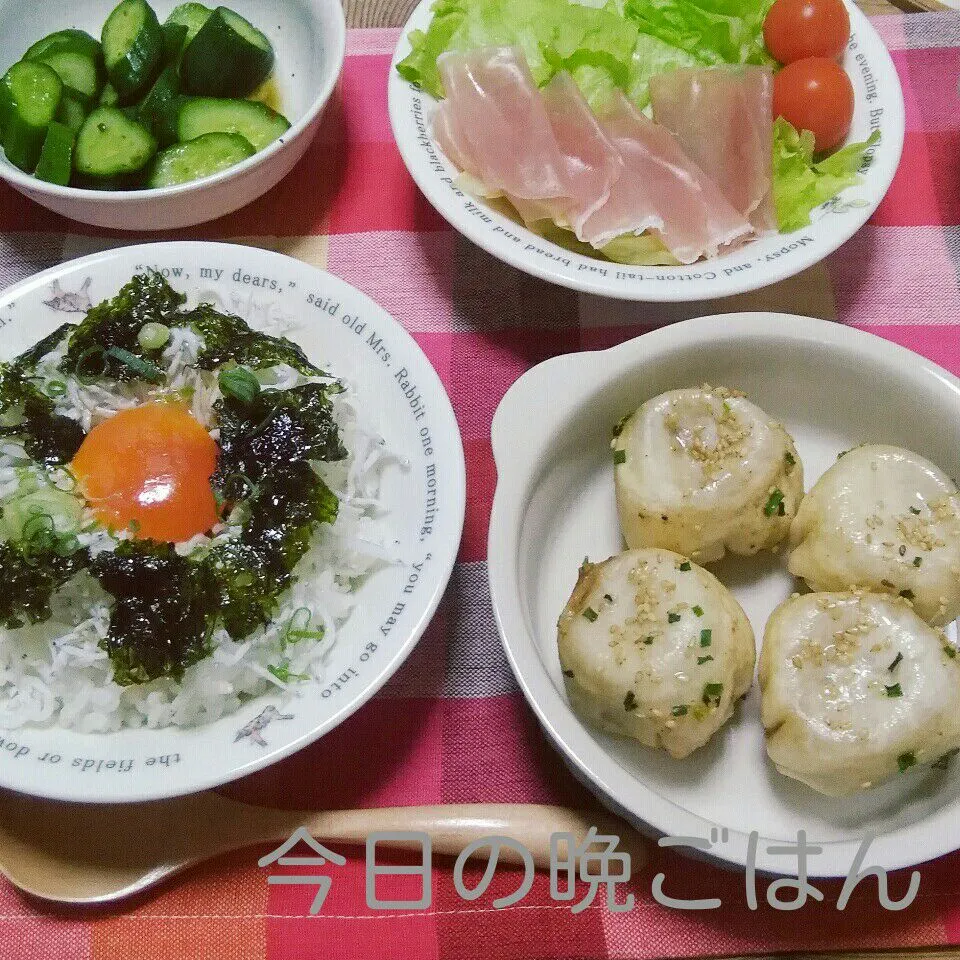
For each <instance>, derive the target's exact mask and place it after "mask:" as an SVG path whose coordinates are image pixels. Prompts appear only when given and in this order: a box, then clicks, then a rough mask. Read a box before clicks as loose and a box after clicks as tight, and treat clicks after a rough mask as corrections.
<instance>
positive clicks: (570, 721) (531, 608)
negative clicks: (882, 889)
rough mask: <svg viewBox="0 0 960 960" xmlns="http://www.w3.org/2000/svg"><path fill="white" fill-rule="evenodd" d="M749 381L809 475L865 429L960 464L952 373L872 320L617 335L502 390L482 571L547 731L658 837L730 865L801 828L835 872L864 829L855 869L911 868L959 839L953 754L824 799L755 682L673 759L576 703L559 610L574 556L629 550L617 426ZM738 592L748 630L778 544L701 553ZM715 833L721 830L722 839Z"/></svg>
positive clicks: (611, 800)
mask: <svg viewBox="0 0 960 960" xmlns="http://www.w3.org/2000/svg"><path fill="white" fill-rule="evenodd" d="M704 382H708V383H712V384H722V385H724V386H729V387H736V388H740V389H742V390H745V391H746V392H747V394H748V395H749V396H750V398H751V399H752V400H754V401H755V402H756V403H758V404H759V405H760V406H761V407H762V408H763V409H764V410H766V411H767V412H768V413H769V414H770V415H771V416H772V417H774V418H775V419H777V420H782V421H783V422H784V423H785V424H786V426H787V429H788V430H789V431H790V432H791V433H792V434H793V436H794V437H795V439H796V441H797V448H798V450H799V453H800V456H801V458H802V461H803V465H804V475H805V479H806V484H807V488H808V489H809V487H810V486H812V484H813V483H814V481H816V480H817V478H818V477H819V476H820V475H821V474H822V473H823V472H824V470H825V469H826V468H827V467H829V466H830V465H831V464H832V463H834V462H835V461H836V456H837V453H838V452H839V451H841V450H846V449H849V448H850V447H851V446H854V445H855V444H857V443H861V442H863V441H875V442H878V443H892V444H897V445H900V446H903V447H907V448H909V449H912V450H916V451H917V452H919V453H921V454H923V455H924V456H926V457H928V458H929V459H931V460H932V461H933V462H935V463H937V464H939V465H940V466H941V467H942V468H943V469H944V470H945V471H946V472H947V473H948V474H950V475H951V476H958V475H960V472H958V471H960V453H958V451H960V381H958V380H957V379H956V378H955V377H953V376H951V374H949V373H947V372H946V371H944V370H942V369H940V368H939V367H937V366H935V365H934V364H933V363H931V362H930V361H928V360H925V359H923V358H922V357H920V356H917V355H916V354H914V353H911V352H909V351H907V350H905V349H903V348H902V347H899V346H896V345H894V344H892V343H889V342H887V341H885V340H881V339H879V338H877V337H874V336H872V335H870V334H867V333H862V332H859V331H857V330H853V329H850V328H848V327H843V326H840V325H838V324H833V323H828V322H826V321H823V320H811V319H808V318H804V317H793V316H786V315H782V314H769V313H763V314H760V313H754V314H730V315H726V316H714V317H705V318H701V319H698V320H688V321H686V322H683V323H679V324H676V325H674V326H670V327H666V328H664V329H662V330H658V331H656V332H653V333H648V334H646V335H644V336H642V337H639V338H638V339H636V340H632V341H630V342H628V343H626V344H623V345H622V346H619V347H616V348H614V349H612V350H607V351H604V352H598V353H581V354H575V355H568V356H563V357H557V358H555V359H552V360H548V361H546V362H545V363H543V364H540V365H539V366H537V367H535V368H534V369H533V370H531V371H530V372H528V373H527V374H525V375H524V376H523V377H521V378H520V380H518V381H517V383H516V384H514V386H513V387H512V388H511V389H510V390H509V391H508V392H507V395H506V396H505V398H504V400H503V402H502V404H501V406H500V408H499V409H498V411H497V413H496V415H495V417H494V421H493V453H494V457H495V459H496V464H497V471H498V485H497V491H496V496H495V500H494V505H493V515H492V518H491V523H490V542H489V550H488V561H489V572H490V586H491V592H492V596H493V603H494V607H495V609H496V614H497V621H498V624H499V628H500V633H501V636H502V638H503V642H504V645H505V647H506V650H507V654H508V656H509V659H510V663H511V665H512V667H513V670H514V672H515V673H516V676H517V679H518V680H519V683H520V685H521V687H522V688H523V690H524V692H525V694H526V696H527V699H528V700H529V702H530V704H531V706H532V707H533V709H534V711H535V712H536V714H537V716H538V717H539V719H540V722H541V723H542V724H543V726H544V729H545V730H546V732H547V735H548V736H549V737H550V739H551V740H552V741H553V743H554V744H555V745H556V747H557V749H558V750H560V751H561V752H562V754H563V756H564V757H565V759H566V760H567V762H568V764H569V765H570V767H571V769H572V770H573V772H574V773H575V774H576V775H577V776H578V777H580V778H581V779H582V780H583V781H584V782H585V783H587V784H588V785H589V786H590V787H592V788H593V790H595V791H596V793H597V794H598V795H599V796H600V797H601V799H603V800H604V801H605V802H606V803H607V804H608V805H609V806H611V807H612V808H613V809H615V810H617V811H618V812H620V813H622V814H624V815H625V816H627V817H628V818H629V819H630V820H632V821H634V822H635V823H637V824H639V825H640V826H641V827H642V828H645V829H647V830H648V831H650V832H652V833H654V834H669V835H674V836H693V837H704V838H706V839H710V836H711V828H714V827H716V828H726V830H727V831H728V835H727V840H726V841H725V842H724V841H722V840H721V841H718V842H715V843H714V846H713V848H712V850H711V851H710V855H711V856H713V857H717V858H719V859H721V860H725V861H728V862H730V863H734V864H744V863H746V862H747V857H748V837H749V834H750V832H751V831H754V830H755V831H757V832H758V834H759V845H758V851H757V857H756V865H757V868H758V869H761V870H766V871H770V872H772V873H783V872H790V871H791V870H793V871H796V868H797V866H796V859H795V858H794V860H793V862H792V864H791V861H790V859H789V858H783V857H776V856H771V855H769V854H767V853H766V846H767V844H768V843H770V842H774V841H779V842H794V843H795V842H796V838H797V831H798V830H806V831H807V836H808V838H809V840H810V842H811V843H821V844H822V845H823V853H822V854H820V855H818V856H815V857H811V859H810V864H809V870H810V874H811V875H812V876H843V875H845V874H846V873H847V871H848V870H849V868H850V866H851V864H852V863H853V858H854V855H855V854H856V851H857V848H858V845H859V844H860V842H861V840H862V839H863V838H864V837H865V836H866V835H874V836H876V838H877V839H876V840H875V841H874V842H873V845H872V847H871V848H870V850H869V855H868V858H867V859H866V861H865V865H869V864H877V865H880V866H883V867H885V868H887V869H893V868H897V867H904V866H907V865H911V864H916V863H920V862H923V861H925V860H929V859H931V858H933V857H937V856H939V855H941V854H944V853H947V852H948V851H951V850H955V849H957V848H958V847H960V765H958V764H953V765H952V766H951V768H950V769H949V770H948V771H946V772H943V773H940V772H937V771H933V770H930V769H923V770H915V771H911V772H908V773H906V774H904V775H903V777H902V778H899V779H897V780H896V781H894V782H892V783H890V784H888V785H886V786H884V787H881V788H878V789H875V790H871V791H868V792H866V793H864V794H861V795H859V796H857V797H853V798H845V799H831V798H828V797H822V796H820V795H819V794H816V793H814V792H813V791H812V790H810V789H809V788H807V787H805V786H804V785H803V784H800V783H798V782H797V781H794V780H790V779H788V778H786V777H783V776H781V775H780V774H778V773H777V772H776V770H775V769H774V767H773V765H772V764H771V763H770V762H769V761H768V760H767V757H766V753H765V749H764V735H763V727H762V725H761V722H760V715H759V694H758V691H757V688H756V685H754V688H753V690H752V691H751V692H750V694H749V696H748V697H747V699H746V700H745V701H744V703H743V704H742V705H741V706H740V707H739V709H738V711H737V713H736V716H735V718H734V719H733V720H731V722H730V723H729V724H728V725H727V726H726V727H725V728H724V729H723V730H722V731H721V732H720V733H719V734H718V735H717V736H716V737H715V738H714V739H713V740H712V741H711V742H710V744H708V745H707V746H706V747H704V748H703V749H701V750H699V751H697V752H696V753H694V754H693V755H692V756H690V757H689V758H687V759H685V760H682V761H677V760H672V759H671V758H670V757H668V756H667V755H666V754H665V753H662V752H658V751H654V750H651V749H648V748H646V747H642V746H640V745H639V744H637V743H635V742H633V741H627V740H623V739H619V738H615V737H611V736H608V735H606V734H604V733H602V732H600V731H598V730H596V729H593V728H592V727H591V726H589V725H587V724H585V723H583V722H581V720H580V719H579V718H578V717H577V715H576V714H575V713H574V712H573V711H572V710H571V708H570V706H569V705H568V701H567V697H566V694H565V690H564V683H563V677H562V676H561V672H560V663H559V658H558V654H557V636H556V622H557V617H558V616H559V614H560V611H561V610H562V609H563V606H564V604H565V602H566V600H567V598H568V596H569V594H570V591H571V590H572V588H573V585H574V583H575V581H576V578H577V568H578V566H579V565H580V563H581V562H582V561H583V558H584V556H589V557H590V558H591V559H594V560H599V559H603V558H606V557H608V556H611V555H612V554H614V553H617V552H619V551H620V550H621V549H623V547H622V541H621V537H620V531H619V525H618V522H617V514H616V504H615V498H614V484H613V463H612V458H611V454H610V430H611V426H612V425H613V424H615V423H616V422H617V421H618V420H619V419H620V418H621V417H622V416H623V415H625V414H627V413H630V412H632V411H633V410H634V409H636V407H637V406H639V405H640V403H641V402H643V401H644V400H647V399H649V398H650V397H653V396H656V395H657V394H659V393H661V392H663V391H665V390H668V389H670V388H674V387H682V386H691V385H697V384H700V383H704ZM710 569H711V570H712V571H713V572H714V573H716V574H717V576H718V577H719V578H720V580H721V581H722V582H723V583H725V584H726V585H727V586H728V587H729V588H730V589H731V590H732V591H733V593H734V595H735V596H736V598H737V600H738V601H739V602H740V603H741V604H742V606H743V608H744V610H745V611H746V613H747V615H748V616H749V617H750V620H751V622H752V624H753V628H754V632H755V634H756V636H757V639H758V643H759V642H760V640H761V639H762V637H763V629H764V626H765V624H766V621H767V617H768V616H769V614H770V612H771V611H772V610H773V608H774V607H775V606H776V605H777V604H778V603H779V602H781V601H782V600H784V599H786V598H787V597H788V596H789V595H790V594H791V593H792V592H793V591H794V590H795V589H796V585H795V583H794V581H793V578H792V577H791V576H790V575H789V574H788V573H787V571H786V568H785V563H784V559H783V556H782V555H781V556H775V555H773V554H770V553H767V554H764V555H761V556H758V557H755V558H752V559H743V558H739V559H738V558H730V559H726V560H724V561H723V562H721V563H720V564H713V565H711V567H710ZM721 837H722V835H721Z"/></svg>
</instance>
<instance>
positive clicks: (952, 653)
mask: <svg viewBox="0 0 960 960" xmlns="http://www.w3.org/2000/svg"><path fill="white" fill-rule="evenodd" d="M943 652H944V653H945V654H946V655H947V656H948V657H949V658H950V659H951V660H955V659H956V656H957V648H956V647H953V646H951V645H950V644H949V643H945V644H944V645H943Z"/></svg>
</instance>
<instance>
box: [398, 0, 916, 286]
mask: <svg viewBox="0 0 960 960" xmlns="http://www.w3.org/2000/svg"><path fill="white" fill-rule="evenodd" d="M843 2H844V5H845V6H846V8H847V11H848V14H849V16H850V19H851V31H852V32H857V33H859V34H861V35H863V34H866V35H868V36H869V37H870V42H871V43H872V44H873V45H874V46H875V48H876V50H877V55H878V57H879V60H880V61H881V62H882V75H883V76H884V78H888V79H889V81H890V91H889V93H890V96H889V103H888V104H885V105H886V106H888V108H889V109H890V111H891V113H892V123H891V125H890V130H891V132H892V134H893V135H894V138H895V139H894V142H893V143H892V150H891V151H890V154H889V155H890V157H891V158H893V161H894V162H893V163H892V164H891V165H890V169H889V172H888V176H886V177H884V179H883V180H880V181H878V182H877V186H878V188H879V189H878V191H877V193H876V196H875V197H874V198H873V199H871V200H869V201H868V202H867V205H866V206H865V207H863V208H861V209H858V210H854V211H852V212H851V213H848V214H847V219H845V220H844V224H843V228H842V229H839V230H837V231H835V233H833V234H831V235H830V236H829V237H828V238H826V239H825V240H824V241H823V242H822V243H821V244H817V243H815V244H813V246H812V248H811V249H810V251H809V252H810V253H812V254H813V256H810V255H809V254H807V255H801V256H797V257H792V258H790V257H780V258H778V260H777V263H776V265H775V266H774V267H773V270H772V271H771V272H769V273H764V274H762V276H760V277H759V278H758V277H757V276H756V273H757V271H754V270H749V271H745V272H743V271H738V272H737V273H736V274H734V276H736V277H737V278H739V282H738V283H737V284H730V283H727V282H725V279H729V278H724V277H723V276H722V274H720V273H719V272H718V275H717V277H716V278H715V279H713V280H684V281H683V282H678V283H677V284H664V285H663V286H662V287H661V286H658V285H656V284H653V285H647V286H642V284H643V281H631V284H630V285H629V286H627V285H624V286H620V285H614V284H609V283H606V282H603V281H601V280H599V279H596V278H595V277H594V276H592V275H591V274H590V273H589V272H587V273H584V274H583V275H581V274H579V273H577V274H575V275H567V274H565V273H560V272H557V271H553V270H551V269H550V265H549V261H548V262H547V263H543V264H542V263H541V262H540V260H539V259H525V258H524V257H523V256H519V255H514V250H513V247H512V246H500V245H498V244H496V243H494V242H493V239H492V238H493V236H494V235H493V234H492V233H490V231H488V230H480V229H478V228H477V221H476V220H475V219H474V218H472V217H470V216H468V215H467V214H465V213H464V212H463V211H462V210H461V209H459V208H458V207H457V206H455V205H454V204H453V203H450V202H449V200H448V198H449V197H453V196H454V195H453V193H452V192H451V191H449V190H447V189H446V188H445V187H444V185H443V183H442V181H439V180H437V179H436V178H435V177H433V176H431V175H429V173H428V171H427V170H426V165H425V164H422V165H421V164H420V163H418V162H417V159H418V158H417V155H416V154H415V153H414V148H413V142H412V141H413V140H414V139H415V137H414V136H413V135H410V142H408V140H407V135H406V130H407V127H408V124H407V122H406V117H405V114H404V105H405V104H404V101H403V97H404V96H406V95H408V94H409V93H410V91H411V90H416V89H417V88H415V87H414V86H413V84H411V83H410V82H409V81H407V80H405V79H404V78H402V77H401V76H400V74H399V73H398V72H397V69H396V66H397V63H398V62H399V61H400V60H401V59H403V57H404V56H405V55H406V54H407V53H408V52H409V41H408V34H409V33H410V30H411V24H412V23H414V22H417V23H419V21H420V20H425V18H426V14H427V13H428V12H429V11H430V9H431V8H432V6H433V4H434V0H418V2H417V4H416V5H415V6H414V8H413V10H412V11H411V13H410V15H409V17H408V18H407V20H406V22H405V23H404V25H403V26H402V27H401V28H400V34H399V37H398V40H397V44H396V47H395V48H394V51H393V55H392V57H391V60H390V72H389V77H388V81H387V106H388V112H389V116H390V128H391V132H392V133H393V139H394V143H395V144H396V146H397V149H398V150H399V152H400V156H401V158H402V160H403V164H404V167H405V168H406V170H407V172H408V173H409V175H410V176H411V177H412V178H413V180H414V182H415V183H416V185H417V187H418V189H419V190H420V192H421V193H422V194H423V196H424V197H425V198H426V199H427V201H428V202H429V203H430V205H431V206H432V207H433V209H434V210H436V212H437V213H439V214H440V216H441V217H443V219H444V220H446V221H447V223H448V224H449V225H450V226H451V227H453V229H454V230H456V231H457V232H458V233H459V234H461V235H462V236H464V237H465V238H466V239H468V240H469V241H470V242H471V243H474V244H476V245H477V246H479V247H480V248H481V249H483V250H484V251H486V252H487V253H488V254H490V256H492V257H495V258H496V259H497V260H499V261H501V262H502V263H506V264H507V265H509V266H511V267H514V268H515V269H517V270H520V271H521V272H522V273H526V274H528V275H530V276H533V277H537V278H538V279H540V280H545V281H547V282H548V283H554V284H557V285H559V286H561V287H565V288H567V289H569V290H576V291H578V292H580V293H592V294H597V295H599V296H604V297H610V298H612V299H617V300H626V301H630V302H636V303H696V302H698V301H702V300H714V299H722V298H724V297H732V296H736V295H738V294H743V293H749V292H751V291H754V290H759V289H762V288H765V287H768V286H771V285H773V284H775V283H779V282H781V281H783V280H787V279H789V278H790V277H793V276H795V275H796V274H798V273H801V272H802V271H803V270H806V269H809V268H810V267H812V266H815V265H816V264H818V263H821V262H822V261H823V260H825V259H826V258H827V257H828V256H830V255H831V254H832V253H834V252H835V251H836V250H838V249H839V248H840V247H841V246H843V244H845V243H846V242H847V241H848V240H849V239H850V238H851V237H853V236H854V234H856V233H857V232H858V231H859V230H860V229H861V228H862V227H863V226H864V225H865V224H866V223H867V221H868V220H869V218H870V217H871V216H872V215H873V213H874V212H875V211H876V209H877V207H879V205H880V203H881V202H882V201H883V198H884V197H885V196H886V194H887V192H888V191H889V189H890V185H891V184H892V183H893V178H894V176H895V175H896V172H897V170H898V169H899V166H900V160H901V158H902V155H903V145H904V140H905V137H906V104H905V101H904V96H903V86H902V84H901V83H900V76H899V74H898V73H897V69H896V66H895V64H894V62H893V58H892V57H891V55H890V51H889V49H888V48H887V45H886V43H884V41H883V39H882V37H881V36H880V34H879V32H878V31H877V30H876V28H875V27H874V26H873V24H872V23H870V20H869V18H868V17H867V16H866V14H864V13H863V11H861V10H860V9H859V7H857V6H856V4H855V3H854V0H843ZM420 96H421V97H423V98H424V99H425V100H428V101H432V100H433V98H432V97H431V95H430V94H429V93H427V92H425V91H420ZM888 122H889V120H888ZM427 136H429V132H428V133H427ZM430 141H431V143H433V144H434V146H436V142H435V141H434V140H433V138H432V137H430ZM437 151H438V153H439V154H440V155H441V156H442V152H441V151H440V150H439V147H437ZM444 160H445V161H446V158H445V157H444ZM446 162H448V163H449V161H446ZM478 202H479V201H478ZM488 212H490V211H488ZM493 214H494V215H495V216H499V215H498V214H496V213H495V212H493ZM510 222H511V223H513V221H510ZM513 226H514V227H515V228H516V229H518V230H519V231H521V235H522V236H523V237H524V239H526V238H527V237H529V239H530V240H531V241H533V242H536V243H537V245H538V246H543V247H545V248H546V249H548V250H550V251H551V254H554V253H555V254H558V255H562V256H566V257H570V256H581V255H579V254H575V253H571V252H570V251H568V250H565V249H564V248H563V247H560V246H558V245H557V244H555V243H553V242H552V241H550V240H547V239H545V238H543V237H540V236H538V235H537V234H535V233H533V232H532V231H530V230H528V229H527V228H526V227H525V226H522V225H520V224H515V223H513ZM780 236H782V237H784V243H785V244H786V243H789V242H790V240H789V237H790V236H791V235H790V234H781V235H780ZM798 252H799V253H801V254H803V251H798ZM583 259H584V261H587V260H588V259H589V262H596V263H599V264H602V265H604V264H606V261H602V260H596V261H594V260H592V258H586V257H584V258H583ZM722 262H723V261H722V258H718V259H714V260H707V261H701V263H702V264H704V265H709V264H711V263H715V264H722ZM690 266H694V265H693V264H691V265H690ZM618 267H622V268H623V269H624V270H644V269H659V268H655V267H653V268H651V267H631V266H629V265H624V264H616V263H613V262H611V263H610V264H609V268H610V269H617V268H618ZM664 269H669V268H664ZM641 287H642V289H641ZM688 291H689V293H688Z"/></svg>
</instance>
